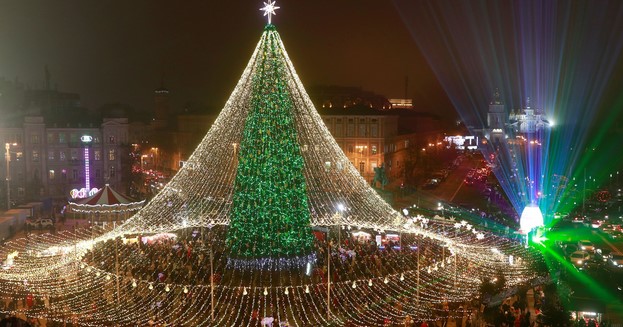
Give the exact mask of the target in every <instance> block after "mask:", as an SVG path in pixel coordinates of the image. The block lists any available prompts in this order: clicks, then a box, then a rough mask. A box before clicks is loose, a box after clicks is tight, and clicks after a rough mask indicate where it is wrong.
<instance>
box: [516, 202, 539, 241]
mask: <svg viewBox="0 0 623 327" xmlns="http://www.w3.org/2000/svg"><path fill="white" fill-rule="evenodd" d="M519 226H520V227H521V232H522V233H523V234H527V233H529V232H530V231H531V230H532V229H533V228H536V227H539V226H543V214H542V213H541V208H539V206H537V205H535V204H531V205H528V206H526V207H525V208H524V209H523V212H522V213H521V218H520V219H519Z"/></svg>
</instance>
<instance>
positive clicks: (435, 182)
mask: <svg viewBox="0 0 623 327" xmlns="http://www.w3.org/2000/svg"><path fill="white" fill-rule="evenodd" d="M439 182H440V181H439V180H438V179H434V178H431V179H429V180H427V181H426V183H424V185H423V186H422V188H424V189H432V188H435V187H437V186H438V185H439Z"/></svg>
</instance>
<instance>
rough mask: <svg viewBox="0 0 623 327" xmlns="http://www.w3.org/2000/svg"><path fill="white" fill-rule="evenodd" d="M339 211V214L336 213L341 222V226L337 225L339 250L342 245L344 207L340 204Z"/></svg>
mask: <svg viewBox="0 0 623 327" xmlns="http://www.w3.org/2000/svg"><path fill="white" fill-rule="evenodd" d="M337 210H338V211H339V213H336V217H337V218H338V220H339V224H338V225H337V244H338V249H339V247H340V246H341V245H342V231H341V230H340V229H341V228H342V218H343V212H344V205H343V204H341V203H340V204H338V205H337Z"/></svg>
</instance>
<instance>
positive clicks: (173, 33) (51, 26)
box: [0, 0, 455, 115]
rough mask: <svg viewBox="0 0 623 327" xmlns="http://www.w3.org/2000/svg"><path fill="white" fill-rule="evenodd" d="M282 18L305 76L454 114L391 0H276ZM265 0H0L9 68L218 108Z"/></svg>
mask: <svg viewBox="0 0 623 327" xmlns="http://www.w3.org/2000/svg"><path fill="white" fill-rule="evenodd" d="M277 5H278V6H280V7H281V8H280V9H279V10H278V11H277V14H276V15H275V16H273V18H272V22H273V24H274V25H276V26H277V29H278V31H279V32H280V34H281V36H282V38H283V40H284V43H285V46H286V49H287V50H288V53H289V55H290V58H291V60H292V61H293V63H294V66H295V68H296V69H297V72H298V74H299V76H300V77H301V79H302V81H303V83H304V85H305V86H307V87H310V86H313V85H340V86H357V87H361V88H363V89H364V90H368V91H372V92H375V93H377V94H381V95H384V96H386V97H388V98H396V97H398V98H402V97H404V96H405V78H407V77H408V81H409V84H408V89H407V96H408V97H411V98H413V99H414V104H415V106H416V108H418V109H422V110H426V111H429V110H430V111H435V112H438V113H439V112H442V113H445V114H452V115H454V114H455V113H454V110H453V109H452V106H451V104H450V103H449V101H448V100H447V97H446V96H445V94H444V92H443V90H442V88H441V86H440V85H439V83H438V81H437V80H436V78H435V77H434V75H433V73H432V71H431V69H430V68H429V67H428V65H427V63H426V61H425V60H424V58H423V57H422V55H421V53H420V52H419V50H418V48H417V45H416V44H415V42H414V41H413V40H412V38H411V36H410V35H409V32H408V29H407V28H406V27H405V26H404V25H403V23H402V21H401V19H400V16H399V15H398V13H397V11H396V9H395V8H394V6H393V4H392V2H391V1H377V0H343V1H329V0H319V1H297V2H287V1H277ZM262 6H263V2H262V1H223V2H215V1H209V2H205V1H188V2H184V3H178V2H170V1H161V0H157V1H147V0H145V1H118V0H113V1H104V2H92V1H78V0H55V1H44V0H42V1H13V0H10V1H9V0H2V1H0V44H1V45H2V46H1V47H0V49H1V50H0V77H4V78H6V79H8V80H13V79H15V78H16V77H17V78H19V80H20V81H21V82H23V83H24V84H26V85H29V86H30V87H31V88H43V87H44V85H45V73H44V71H45V70H44V69H45V66H46V65H47V67H48V69H49V72H50V75H51V86H52V88H55V87H57V88H58V90H61V91H65V92H75V93H79V94H80V96H81V98H82V103H83V105H84V106H85V107H87V108H89V109H97V108H99V107H101V106H103V105H105V104H107V103H116V102H119V103H122V104H126V105H129V106H131V107H133V108H135V109H136V110H139V111H149V110H151V109H152V108H153V91H154V89H156V88H158V87H160V86H161V81H162V82H163V86H164V87H166V88H168V89H169V90H170V91H171V108H172V109H175V110H179V109H181V108H183V107H184V106H186V104H187V103H188V104H190V105H191V106H193V107H202V106H208V107H210V108H212V109H213V110H220V109H221V108H222V107H223V105H224V104H225V101H226V100H227V98H228V97H229V95H230V94H231V92H232V90H233V88H234V86H235V84H236V82H237V81H238V79H239V78H240V74H241V73H242V71H243V69H244V67H245V65H246V63H247V61H248V60H249V58H250V55H251V54H252V51H253V49H254V47H255V45H256V43H257V42H258V40H259V37H260V35H261V33H262V30H263V27H264V25H265V24H266V18H265V17H263V16H262V14H263V13H262V12H261V11H260V7H262Z"/></svg>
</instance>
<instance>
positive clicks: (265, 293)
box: [264, 287, 268, 296]
mask: <svg viewBox="0 0 623 327" xmlns="http://www.w3.org/2000/svg"><path fill="white" fill-rule="evenodd" d="M266 295H268V288H266V287H264V296H266Z"/></svg>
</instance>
